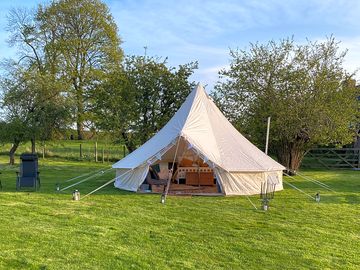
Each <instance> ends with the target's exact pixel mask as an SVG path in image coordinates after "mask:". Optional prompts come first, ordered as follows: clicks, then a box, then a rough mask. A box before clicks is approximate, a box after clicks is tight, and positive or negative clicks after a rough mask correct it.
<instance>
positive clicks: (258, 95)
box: [214, 37, 358, 170]
mask: <svg viewBox="0 0 360 270" xmlns="http://www.w3.org/2000/svg"><path fill="white" fill-rule="evenodd" d="M345 54H346V52H339V47H338V42H337V41H336V40H335V39H334V38H333V37H331V38H329V39H327V40H326V41H324V42H320V43H317V42H310V41H309V42H308V43H307V44H303V45H296V44H295V43H294V41H293V40H291V39H286V40H282V41H280V42H278V43H276V42H274V41H270V42H269V43H267V44H265V45H261V44H257V43H256V44H250V49H249V50H248V51H246V50H231V51H230V56H231V58H232V60H231V64H230V68H229V69H228V70H222V71H221V72H220V75H221V76H222V78H224V79H225V80H224V81H222V82H221V83H219V84H218V85H217V87H216V92H215V93H214V98H215V100H217V102H218V104H219V105H220V106H221V108H222V110H223V111H224V112H225V114H226V115H227V116H228V117H229V118H230V119H231V121H232V122H233V123H234V124H235V126H237V127H238V128H239V129H242V130H243V131H244V132H245V133H247V134H249V137H250V138H251V140H252V141H253V142H255V143H257V144H258V145H264V141H265V132H266V119H267V117H268V116H271V136H270V139H271V142H270V145H271V149H272V151H273V153H275V154H276V155H277V156H278V158H279V160H280V162H282V164H284V165H285V166H286V167H287V168H291V169H295V170H296V169H298V167H299V165H300V162H301V159H302V157H303V155H304V153H305V151H306V150H307V149H309V148H310V147H312V146H314V145H316V144H338V145H341V144H346V143H348V142H349V141H351V140H352V139H353V136H354V130H353V128H349V127H350V124H351V123H352V122H354V121H355V117H356V115H357V114H358V112H357V110H356V107H357V104H356V90H355V87H354V85H353V84H352V83H350V82H351V77H352V75H350V74H348V73H347V72H346V71H345V70H344V68H343V65H342V63H343V60H344V57H345Z"/></svg>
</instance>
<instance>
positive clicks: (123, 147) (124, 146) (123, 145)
mask: <svg viewBox="0 0 360 270" xmlns="http://www.w3.org/2000/svg"><path fill="white" fill-rule="evenodd" d="M123 157H125V145H123Z"/></svg>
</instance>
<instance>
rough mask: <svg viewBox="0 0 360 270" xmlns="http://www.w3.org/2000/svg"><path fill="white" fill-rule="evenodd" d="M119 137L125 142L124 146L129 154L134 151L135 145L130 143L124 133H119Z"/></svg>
mask: <svg viewBox="0 0 360 270" xmlns="http://www.w3.org/2000/svg"><path fill="white" fill-rule="evenodd" d="M121 136H122V137H123V139H124V142H125V146H126V148H127V149H128V151H129V153H131V152H133V151H134V150H135V149H136V146H135V144H134V143H133V142H132V141H131V139H130V138H129V136H128V134H126V133H125V132H122V133H121Z"/></svg>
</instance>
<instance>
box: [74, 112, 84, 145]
mask: <svg viewBox="0 0 360 270" xmlns="http://www.w3.org/2000/svg"><path fill="white" fill-rule="evenodd" d="M78 119H79V117H78ZM76 130H77V139H78V140H83V139H84V125H83V123H82V121H81V120H77V121H76Z"/></svg>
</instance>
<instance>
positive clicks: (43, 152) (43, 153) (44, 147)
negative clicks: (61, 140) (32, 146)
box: [42, 143, 46, 159]
mask: <svg viewBox="0 0 360 270" xmlns="http://www.w3.org/2000/svg"><path fill="white" fill-rule="evenodd" d="M45 151H46V145H45V143H44V146H43V151H42V156H43V159H44V158H45Z"/></svg>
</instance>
